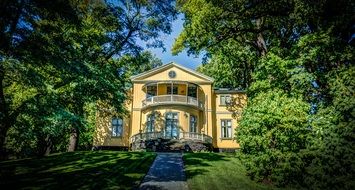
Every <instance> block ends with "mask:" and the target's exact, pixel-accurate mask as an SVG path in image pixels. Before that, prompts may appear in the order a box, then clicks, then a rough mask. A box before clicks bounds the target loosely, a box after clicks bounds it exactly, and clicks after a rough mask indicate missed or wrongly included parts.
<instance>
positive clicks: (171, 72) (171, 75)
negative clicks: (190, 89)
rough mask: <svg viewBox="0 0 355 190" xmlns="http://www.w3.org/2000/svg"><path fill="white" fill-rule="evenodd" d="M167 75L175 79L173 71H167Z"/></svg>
mask: <svg viewBox="0 0 355 190" xmlns="http://www.w3.org/2000/svg"><path fill="white" fill-rule="evenodd" d="M168 75H169V78H175V77H176V72H175V71H169V73H168Z"/></svg>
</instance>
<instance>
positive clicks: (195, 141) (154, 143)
mask: <svg viewBox="0 0 355 190" xmlns="http://www.w3.org/2000/svg"><path fill="white" fill-rule="evenodd" d="M131 80H132V83H133V87H132V89H131V92H130V96H131V98H130V99H129V101H128V102H127V104H126V105H127V110H128V111H129V114H126V115H120V114H114V113H113V112H112V111H110V109H101V110H100V111H99V112H98V113H97V116H96V117H97V126H96V133H95V137H94V146H95V147H97V148H126V149H133V150H138V149H144V148H147V149H148V148H149V149H152V150H157V151H158V150H163V149H169V150H172V149H174V150H176V149H180V150H181V149H189V148H190V150H191V149H192V150H204V149H212V148H213V149H214V150H225V149H227V150H233V149H236V148H238V147H239V145H238V143H237V142H236V141H235V139H234V131H235V128H236V127H238V120H237V117H238V114H234V117H233V112H231V111H229V110H230V109H231V108H232V107H233V108H232V109H234V111H236V110H237V111H238V109H241V107H242V105H245V103H246V95H245V93H244V92H243V91H239V90H231V89H214V88H213V87H212V84H213V78H211V77H208V76H206V75H203V74H201V73H198V72H196V71H194V70H191V69H188V68H185V67H183V66H181V65H178V64H176V63H169V64H166V65H163V66H160V67H158V68H155V69H152V70H149V71H146V72H144V73H141V74H138V75H135V76H133V77H131ZM232 105H234V106H232ZM234 113H236V112H234Z"/></svg>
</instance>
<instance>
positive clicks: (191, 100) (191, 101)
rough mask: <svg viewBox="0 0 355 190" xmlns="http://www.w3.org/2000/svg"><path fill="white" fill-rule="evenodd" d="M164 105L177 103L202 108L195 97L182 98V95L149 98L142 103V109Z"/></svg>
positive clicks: (200, 102) (201, 104) (202, 105)
mask: <svg viewBox="0 0 355 190" xmlns="http://www.w3.org/2000/svg"><path fill="white" fill-rule="evenodd" d="M164 103H177V104H185V105H192V106H196V107H197V108H199V109H203V108H204V104H203V103H202V101H199V100H198V99H197V98H195V97H191V96H183V95H159V96H151V97H148V98H146V99H145V100H143V101H142V107H143V108H144V107H147V106H150V105H157V104H164Z"/></svg>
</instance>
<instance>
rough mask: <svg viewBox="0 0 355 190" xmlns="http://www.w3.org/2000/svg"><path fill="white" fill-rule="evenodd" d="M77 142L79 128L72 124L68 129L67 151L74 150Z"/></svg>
mask: <svg viewBox="0 0 355 190" xmlns="http://www.w3.org/2000/svg"><path fill="white" fill-rule="evenodd" d="M78 143H79V129H78V128H77V127H75V126H73V127H72V128H71V131H70V137H69V145H68V152H74V151H75V150H76V149H77V147H78Z"/></svg>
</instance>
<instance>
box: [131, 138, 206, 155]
mask: <svg viewBox="0 0 355 190" xmlns="http://www.w3.org/2000/svg"><path fill="white" fill-rule="evenodd" d="M131 149H132V150H133V151H141V150H145V151H152V152H201V151H212V144H210V143H205V142H202V141H196V140H176V139H151V140H141V141H139V142H135V143H133V144H132V147H131Z"/></svg>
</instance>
